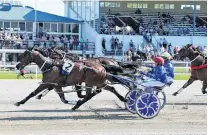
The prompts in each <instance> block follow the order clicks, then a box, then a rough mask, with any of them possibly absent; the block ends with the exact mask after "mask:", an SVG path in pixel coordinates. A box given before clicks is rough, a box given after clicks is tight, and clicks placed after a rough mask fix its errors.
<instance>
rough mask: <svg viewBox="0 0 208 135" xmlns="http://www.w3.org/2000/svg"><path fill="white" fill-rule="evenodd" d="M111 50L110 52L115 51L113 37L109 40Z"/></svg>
mask: <svg viewBox="0 0 208 135" xmlns="http://www.w3.org/2000/svg"><path fill="white" fill-rule="evenodd" d="M111 49H112V50H114V49H115V39H114V37H113V36H112V38H111Z"/></svg>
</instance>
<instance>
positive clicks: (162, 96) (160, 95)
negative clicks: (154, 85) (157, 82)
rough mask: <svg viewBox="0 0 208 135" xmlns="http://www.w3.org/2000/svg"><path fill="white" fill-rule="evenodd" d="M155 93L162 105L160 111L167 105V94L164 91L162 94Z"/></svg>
mask: <svg viewBox="0 0 208 135" xmlns="http://www.w3.org/2000/svg"><path fill="white" fill-rule="evenodd" d="M154 93H155V95H157V97H158V98H159V100H160V104H161V107H160V109H162V108H163V107H164V106H165V104H166V94H165V92H164V91H161V92H158V91H155V92H154Z"/></svg>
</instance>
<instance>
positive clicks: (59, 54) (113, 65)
mask: <svg viewBox="0 0 208 135" xmlns="http://www.w3.org/2000/svg"><path fill="white" fill-rule="evenodd" d="M35 50H36V51H39V52H40V53H41V54H43V55H44V56H46V57H50V58H52V59H55V60H59V61H60V60H62V59H64V57H65V58H70V59H73V60H74V62H76V61H77V57H76V55H75V54H70V53H65V52H64V51H62V50H61V49H59V48H55V49H51V48H47V49H44V50H43V49H39V48H36V49H35ZM85 62H89V63H97V64H101V65H102V66H103V67H104V68H105V70H106V71H107V72H108V73H111V74H114V75H118V73H119V74H120V75H126V76H130V75H131V74H134V73H136V69H135V66H136V65H134V64H122V63H118V62H117V61H116V60H115V59H112V58H105V57H98V58H90V59H87V60H85ZM120 65H122V66H123V67H124V68H123V67H121V66H120ZM126 68H130V69H131V71H129V72H126V71H125V69H126ZM108 80H109V81H110V82H112V83H119V82H120V81H119V80H118V79H116V78H114V77H111V79H108ZM120 83H122V82H120ZM127 87H128V86H127ZM52 89H53V87H50V88H48V89H47V91H44V92H43V93H41V94H40V95H38V96H37V97H36V98H37V99H41V98H42V97H43V96H45V95H46V94H47V93H48V92H49V91H50V90H52ZM75 89H76V90H77V96H78V97H79V98H84V97H85V95H82V91H81V90H80V89H81V83H79V84H78V85H75Z"/></svg>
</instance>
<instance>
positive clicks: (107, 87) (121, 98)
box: [103, 85, 127, 102]
mask: <svg viewBox="0 0 208 135" xmlns="http://www.w3.org/2000/svg"><path fill="white" fill-rule="evenodd" d="M103 89H105V90H107V91H110V92H112V93H113V94H115V95H116V96H117V97H118V98H119V100H120V101H121V102H127V100H126V99H125V98H124V97H123V96H121V95H120V94H119V93H118V92H117V91H116V89H115V88H114V87H112V86H109V85H107V86H105V87H104V88H103Z"/></svg>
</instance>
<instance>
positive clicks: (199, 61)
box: [173, 44, 207, 96]
mask: <svg viewBox="0 0 208 135" xmlns="http://www.w3.org/2000/svg"><path fill="white" fill-rule="evenodd" d="M179 57H180V58H181V59H182V60H183V59H184V58H186V57H188V58H189V59H190V60H191V76H190V78H189V80H188V81H187V82H186V83H185V84H184V85H183V87H182V88H181V89H179V90H178V91H177V92H175V93H173V95H174V96H176V95H177V94H179V93H180V92H182V90H183V89H185V88H186V87H188V86H189V85H190V84H192V83H193V82H194V81H196V80H200V81H202V82H203V87H202V93H203V94H206V93H207V91H206V88H207V58H206V56H204V55H203V54H201V53H200V52H199V51H197V50H196V48H195V47H193V46H192V45H191V44H188V45H186V46H184V47H183V48H181V50H180V51H179Z"/></svg>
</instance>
